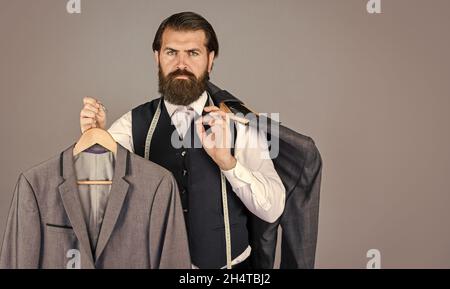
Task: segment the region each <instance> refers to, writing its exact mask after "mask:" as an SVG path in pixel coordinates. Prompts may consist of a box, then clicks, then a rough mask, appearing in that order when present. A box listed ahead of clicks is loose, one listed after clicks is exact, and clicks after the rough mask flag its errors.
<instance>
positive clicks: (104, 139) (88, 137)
mask: <svg viewBox="0 0 450 289" xmlns="http://www.w3.org/2000/svg"><path fill="white" fill-rule="evenodd" d="M95 144H99V145H101V146H102V147H104V148H105V149H107V150H109V151H111V152H112V153H113V154H114V156H116V154H117V143H116V141H115V140H114V139H113V137H112V136H111V135H110V134H109V132H107V131H106V130H104V129H100V128H91V129H88V130H87V131H85V132H84V133H83V134H82V135H81V137H80V139H79V140H78V142H77V143H76V144H75V147H74V148H73V155H74V156H75V155H77V154H79V153H81V152H83V151H85V150H86V149H88V148H90V147H91V146H93V145H95ZM77 184H79V185H111V184H112V181H110V180H92V181H77Z"/></svg>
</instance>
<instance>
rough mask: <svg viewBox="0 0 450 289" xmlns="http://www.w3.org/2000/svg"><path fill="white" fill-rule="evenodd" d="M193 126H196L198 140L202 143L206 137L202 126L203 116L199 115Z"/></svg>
mask: <svg viewBox="0 0 450 289" xmlns="http://www.w3.org/2000/svg"><path fill="white" fill-rule="evenodd" d="M195 127H196V131H197V135H198V138H199V139H200V142H201V143H202V145H203V140H204V138H205V137H206V131H205V127H204V126H203V117H199V118H198V119H197V120H196V121H195Z"/></svg>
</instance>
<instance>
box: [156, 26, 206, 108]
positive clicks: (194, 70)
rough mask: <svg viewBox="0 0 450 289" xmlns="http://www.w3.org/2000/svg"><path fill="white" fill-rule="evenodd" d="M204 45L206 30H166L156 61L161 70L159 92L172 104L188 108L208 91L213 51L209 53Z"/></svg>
mask: <svg viewBox="0 0 450 289" xmlns="http://www.w3.org/2000/svg"><path fill="white" fill-rule="evenodd" d="M205 44H206V36H205V32H204V31H203V30H197V31H175V30H173V29H170V28H168V29H166V30H165V31H164V33H163V35H162V42H161V50H160V52H155V60H156V63H158V67H159V92H160V93H161V94H162V95H163V96H164V98H165V99H166V100H167V101H169V102H170V103H173V104H177V105H188V104H190V103H192V102H193V101H195V100H197V99H198V98H199V97H200V95H201V94H202V93H203V91H204V90H205V89H206V81H207V80H208V78H209V73H210V72H211V69H212V63H213V60H214V52H210V53H208V49H207V48H206V46H205Z"/></svg>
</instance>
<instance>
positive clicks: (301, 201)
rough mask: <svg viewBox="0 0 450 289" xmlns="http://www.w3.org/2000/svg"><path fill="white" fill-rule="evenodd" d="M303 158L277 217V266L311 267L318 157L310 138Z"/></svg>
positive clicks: (316, 221) (319, 169)
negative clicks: (301, 166) (283, 206)
mask: <svg viewBox="0 0 450 289" xmlns="http://www.w3.org/2000/svg"><path fill="white" fill-rule="evenodd" d="M304 151H305V162H304V166H303V170H302V173H301V175H300V178H299V180H298V183H297V185H296V186H295V187H294V189H293V191H291V192H289V193H288V196H287V199H286V207H285V211H284V213H283V216H282V218H281V222H280V224H281V227H282V229H283V231H282V232H283V233H282V241H281V244H282V245H281V264H280V268H281V269H293V268H296V269H305V268H308V269H311V268H314V262H315V254H316V243H317V233H318V225H319V199H320V187H321V179H322V158H321V156H320V153H319V150H318V149H317V147H316V145H315V143H314V141H313V140H312V139H311V138H310V139H309V140H308V142H307V143H306V145H305V147H304Z"/></svg>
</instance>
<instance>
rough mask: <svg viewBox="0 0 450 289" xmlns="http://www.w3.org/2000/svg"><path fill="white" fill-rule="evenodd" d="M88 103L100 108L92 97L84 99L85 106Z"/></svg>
mask: <svg viewBox="0 0 450 289" xmlns="http://www.w3.org/2000/svg"><path fill="white" fill-rule="evenodd" d="M87 103H89V104H92V105H94V106H97V107H99V104H98V101H97V100H96V99H95V98H93V97H91V96H85V97H84V98H83V104H87Z"/></svg>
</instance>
